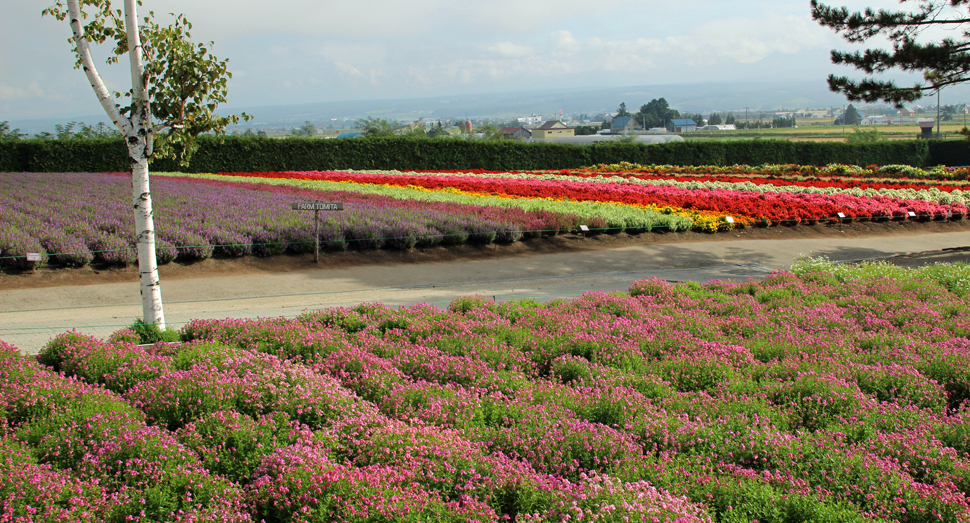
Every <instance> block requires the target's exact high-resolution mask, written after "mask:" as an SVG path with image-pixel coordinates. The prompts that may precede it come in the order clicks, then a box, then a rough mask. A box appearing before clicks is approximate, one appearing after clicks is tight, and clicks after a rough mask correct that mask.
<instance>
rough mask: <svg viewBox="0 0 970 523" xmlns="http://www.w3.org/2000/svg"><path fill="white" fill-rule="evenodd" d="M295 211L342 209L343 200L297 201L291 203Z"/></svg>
mask: <svg viewBox="0 0 970 523" xmlns="http://www.w3.org/2000/svg"><path fill="white" fill-rule="evenodd" d="M290 206H291V207H292V208H293V210H294V211H342V210H344V203H343V202H296V203H292V204H290Z"/></svg>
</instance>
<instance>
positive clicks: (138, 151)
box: [67, 0, 165, 330]
mask: <svg viewBox="0 0 970 523" xmlns="http://www.w3.org/2000/svg"><path fill="white" fill-rule="evenodd" d="M67 7H68V17H69V19H70V22H71V29H72V31H73V32H74V41H75V42H76V43H77V48H78V56H79V57H80V59H81V65H82V67H83V68H84V72H85V74H87V76H88V81H89V82H90V83H91V87H92V88H93V89H94V92H95V94H97V96H98V100H99V101H100V102H101V106H102V107H103V108H104V110H105V112H106V113H108V117H109V118H111V121H112V122H114V124H115V126H117V127H118V130H120V131H121V133H122V135H123V136H124V137H125V140H126V142H127V144H128V157H129V161H130V163H131V192H132V210H133V212H134V216H135V241H136V242H137V245H138V272H139V277H140V282H141V303H142V321H144V322H145V323H151V324H155V325H157V326H158V328H159V329H162V330H164V329H165V314H164V312H163V309H162V290H161V286H160V285H159V278H158V263H157V261H156V259H155V225H154V220H153V218H152V193H151V189H150V187H149V181H148V159H149V158H150V157H151V155H152V148H153V145H154V131H153V128H152V124H151V108H150V106H149V103H148V86H147V78H146V77H145V68H144V63H143V62H142V46H141V36H140V35H139V33H138V24H137V21H138V12H137V9H136V8H137V3H136V0H125V29H126V32H127V33H128V55H129V59H130V64H131V82H132V83H131V87H132V100H131V107H132V110H131V117H130V118H128V119H126V118H124V117H122V116H121V114H120V113H119V111H118V108H117V106H116V101H115V99H114V97H113V96H111V94H110V92H109V91H108V89H107V87H106V86H105V85H104V82H103V81H102V80H101V76H100V75H99V74H98V70H97V68H96V67H95V65H94V60H93V59H92V57H91V52H90V48H89V44H88V41H87V39H86V38H85V37H84V32H83V30H82V28H81V11H80V8H79V7H78V0H67Z"/></svg>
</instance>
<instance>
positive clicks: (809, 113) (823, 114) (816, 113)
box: [802, 109, 832, 118]
mask: <svg viewBox="0 0 970 523" xmlns="http://www.w3.org/2000/svg"><path fill="white" fill-rule="evenodd" d="M802 115H803V116H804V117H805V118H828V117H830V116H832V111H831V110H830V109H806V110H805V111H802Z"/></svg>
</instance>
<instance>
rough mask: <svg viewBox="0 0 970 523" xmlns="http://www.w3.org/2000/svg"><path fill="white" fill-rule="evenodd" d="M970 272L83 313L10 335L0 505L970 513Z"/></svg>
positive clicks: (191, 514) (520, 512)
mask: <svg viewBox="0 0 970 523" xmlns="http://www.w3.org/2000/svg"><path fill="white" fill-rule="evenodd" d="M968 275H970V267H968V266H965V265H940V266H934V267H926V268H921V269H901V268H898V267H894V266H891V265H888V264H884V263H867V264H862V265H857V266H844V265H836V264H833V263H831V262H829V261H827V260H824V259H809V260H803V261H800V262H798V263H796V264H795V266H794V267H793V268H792V271H791V272H777V273H773V274H771V275H769V276H768V277H766V278H765V279H764V280H762V281H757V282H755V281H751V282H721V281H713V282H710V283H708V284H704V285H701V284H696V283H686V284H671V283H668V282H664V281H661V280H656V279H654V280H644V281H638V282H634V283H633V284H632V285H631V286H630V289H629V292H628V293H588V294H585V295H583V296H581V297H579V298H575V299H570V300H556V301H553V302H550V303H546V304H541V303H537V302H535V301H528V300H524V301H519V302H506V303H497V302H495V301H493V300H491V299H488V298H483V297H465V298H461V299H458V300H455V301H454V302H453V303H452V304H451V305H450V306H449V307H447V308H446V309H439V308H436V307H432V306H428V305H417V306H413V307H403V308H400V309H394V308H390V307H385V306H382V305H380V304H364V305H361V306H358V307H354V308H350V309H329V310H323V311H308V312H306V313H304V314H302V315H301V316H300V317H298V318H294V319H284V318H271V319H256V320H228V319H227V320H198V321H194V322H191V323H190V324H188V325H186V327H185V328H183V329H182V330H181V331H180V337H181V341H180V342H174V343H165V344H158V345H156V346H154V347H151V348H148V347H139V346H137V345H134V344H133V343H132V333H131V332H130V331H127V330H122V331H119V332H118V333H117V334H116V335H115V336H112V337H111V338H109V339H108V340H105V341H102V340H97V339H94V338H91V337H88V336H83V335H80V334H77V333H68V334H65V335H62V336H59V337H57V338H56V339H54V340H52V341H51V343H50V344H48V346H47V347H46V348H45V349H44V351H43V352H42V353H41V355H40V356H39V362H38V361H34V360H31V359H28V358H25V357H22V356H20V355H19V354H18V353H17V352H16V350H15V349H14V348H12V347H9V346H7V345H4V344H0V411H2V412H3V414H4V416H3V422H2V425H0V428H2V429H3V435H4V440H3V442H0V467H3V470H4V473H5V476H6V477H7V478H8V479H7V481H6V482H5V483H4V485H5V486H4V487H3V488H5V489H6V490H3V493H4V496H6V497H5V498H4V500H5V504H0V511H5V512H2V514H3V516H4V517H6V518H7V519H13V518H15V517H23V518H27V517H28V516H30V517H33V518H34V519H32V520H41V519H43V518H45V517H46V518H48V519H55V518H61V519H71V520H74V519H78V520H95V519H97V520H101V519H109V520H110V519H117V520H124V518H126V517H127V518H131V519H133V520H145V521H147V520H159V521H183V520H184V521H189V520H193V521H197V520H207V521H221V520H229V521H260V520H265V521H327V522H329V521H344V520H346V521H426V520H428V519H431V520H441V521H489V522H491V521H522V522H534V521H544V522H554V521H555V522H558V521H664V522H712V523H713V522H715V521H716V522H741V521H744V522H750V521H754V520H758V521H763V522H779V523H780V522H816V521H848V522H860V523H861V522H871V521H879V522H883V521H885V522H890V521H900V522H902V521H917V522H938V521H942V522H948V523H958V522H963V521H966V520H967V518H970V416H968V412H970V370H968V369H970V341H968V337H967V335H968V333H970V307H968V305H967V301H966V299H967V296H968V292H970V286H968V285H967V281H968V278H967V276H968ZM37 503H45V504H47V505H50V508H48V509H45V510H47V512H37V513H36V514H44V515H43V517H42V516H36V517H35V516H33V515H31V514H35V513H31V512H29V511H30V510H33V509H34V508H35V507H34V505H35V504H37ZM47 505H44V506H45V507H46V506H47ZM141 510H144V511H145V514H142V513H141V512H139V511H141ZM180 511H181V512H180ZM23 520H25V521H26V520H30V519H23Z"/></svg>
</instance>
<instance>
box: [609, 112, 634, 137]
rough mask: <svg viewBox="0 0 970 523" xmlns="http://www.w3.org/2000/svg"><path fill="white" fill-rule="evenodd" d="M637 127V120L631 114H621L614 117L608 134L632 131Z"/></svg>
mask: <svg viewBox="0 0 970 523" xmlns="http://www.w3.org/2000/svg"><path fill="white" fill-rule="evenodd" d="M636 128H637V122H636V120H634V119H633V117H632V116H621V117H619V118H615V119H614V120H613V123H612V124H610V134H625V133H632V132H633V130H634V129H636Z"/></svg>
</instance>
